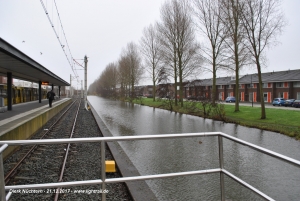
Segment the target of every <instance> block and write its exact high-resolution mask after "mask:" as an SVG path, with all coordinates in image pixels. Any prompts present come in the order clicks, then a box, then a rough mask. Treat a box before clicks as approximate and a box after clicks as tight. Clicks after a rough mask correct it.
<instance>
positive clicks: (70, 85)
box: [69, 74, 72, 98]
mask: <svg viewBox="0 0 300 201" xmlns="http://www.w3.org/2000/svg"><path fill="white" fill-rule="evenodd" d="M71 89H72V75H71V74H70V89H69V92H70V98H71V97H72V94H71Z"/></svg>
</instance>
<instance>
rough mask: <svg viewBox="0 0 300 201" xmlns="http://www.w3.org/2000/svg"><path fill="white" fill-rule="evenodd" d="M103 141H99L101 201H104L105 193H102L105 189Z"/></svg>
mask: <svg viewBox="0 0 300 201" xmlns="http://www.w3.org/2000/svg"><path fill="white" fill-rule="evenodd" d="M105 179H106V175H105V141H101V180H102V201H106V193H103V191H104V190H105Z"/></svg>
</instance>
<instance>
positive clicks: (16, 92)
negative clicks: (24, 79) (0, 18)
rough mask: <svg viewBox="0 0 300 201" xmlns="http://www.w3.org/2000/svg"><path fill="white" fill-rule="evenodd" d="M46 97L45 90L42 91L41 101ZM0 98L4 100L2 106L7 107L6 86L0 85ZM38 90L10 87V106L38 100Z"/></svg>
mask: <svg viewBox="0 0 300 201" xmlns="http://www.w3.org/2000/svg"><path fill="white" fill-rule="evenodd" d="M46 95H47V91H46V89H42V99H45V98H46ZM0 97H1V98H4V105H5V106H6V105H7V85H6V84H0ZM38 98H39V96H38V89H37V88H31V87H16V86H12V104H18V103H24V102H29V101H34V100H38Z"/></svg>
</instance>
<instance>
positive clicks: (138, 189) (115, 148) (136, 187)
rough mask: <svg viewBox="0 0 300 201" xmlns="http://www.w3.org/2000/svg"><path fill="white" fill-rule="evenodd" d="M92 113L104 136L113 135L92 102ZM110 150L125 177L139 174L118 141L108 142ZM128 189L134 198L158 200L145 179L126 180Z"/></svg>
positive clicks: (150, 200) (137, 199)
mask: <svg viewBox="0 0 300 201" xmlns="http://www.w3.org/2000/svg"><path fill="white" fill-rule="evenodd" d="M88 104H89V106H90V108H91V111H92V114H93V116H94V118H95V120H96V122H97V124H98V127H99V129H100V130H101V133H102V135H103V136H104V137H112V136H113V135H112V133H111V132H110V131H109V129H108V128H107V126H106V125H105V123H104V122H103V120H102V119H101V117H100V116H99V115H98V114H97V112H96V111H95V109H94V107H93V106H92V104H90V103H88ZM107 146H108V148H109V149H110V152H111V153H112V155H113V158H114V160H115V162H116V165H117V167H118V169H119V171H120V173H121V175H122V176H123V177H132V176H139V175H140V173H139V172H138V170H137V169H136V167H135V166H134V165H133V164H132V162H131V161H130V159H129V158H128V156H127V154H126V153H125V152H124V150H123V149H122V148H121V147H120V146H119V144H118V143H117V142H108V143H107ZM125 183H126V185H127V187H128V190H129V192H130V194H131V197H132V198H133V200H136V201H139V200H141V201H142V200H149V201H155V200H157V199H156V197H155V195H154V194H153V192H152V191H151V190H150V188H149V186H148V185H147V183H146V182H145V181H134V182H125Z"/></svg>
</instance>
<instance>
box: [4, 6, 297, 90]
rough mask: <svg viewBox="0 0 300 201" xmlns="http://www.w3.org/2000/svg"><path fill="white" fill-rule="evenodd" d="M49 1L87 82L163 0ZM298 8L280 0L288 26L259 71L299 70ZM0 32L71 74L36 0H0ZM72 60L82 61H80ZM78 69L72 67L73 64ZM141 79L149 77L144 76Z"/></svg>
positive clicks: (135, 37) (154, 16)
mask: <svg viewBox="0 0 300 201" xmlns="http://www.w3.org/2000/svg"><path fill="white" fill-rule="evenodd" d="M42 2H43V3H44V5H45V7H46V8H47V11H48V14H49V17H50V19H51V20H52V22H53V24H54V27H55V29H56V31H57V33H58V35H59V37H60V38H61V40H62V44H63V45H65V47H64V49H65V50H66V53H67V55H68V58H69V59H70V54H69V51H68V49H67V47H66V42H65V40H64V39H63V34H62V29H61V27H60V24H59V23H58V22H59V19H58V17H57V13H56V6H55V3H54V0H42ZM55 2H56V5H57V8H58V11H59V15H60V19H61V21H62V25H63V29H64V32H65V34H66V38H67V41H68V44H69V47H70V50H71V53H72V56H73V58H75V59H83V57H84V56H85V55H87V56H88V60H89V61H88V85H89V84H91V83H92V82H93V81H94V80H95V79H96V78H97V77H98V76H99V75H100V74H101V72H102V70H103V69H104V68H105V67H106V65H107V64H109V63H110V62H115V61H117V60H118V59H119V56H120V53H121V50H122V48H124V47H125V46H126V44H127V43H129V42H135V43H138V42H139V40H140V38H141V36H142V31H143V28H144V27H146V26H148V25H150V24H151V23H155V22H156V21H158V20H159V19H160V8H161V5H162V4H163V3H164V2H165V0H56V1H55ZM299 8H300V1H299V0H283V1H282V9H283V11H284V13H285V17H286V19H287V21H288V25H287V26H286V27H285V30H284V33H283V34H282V35H281V36H280V37H279V38H278V40H279V41H280V44H278V45H277V46H275V47H272V48H271V49H268V50H267V57H268V65H267V67H266V68H264V69H263V72H270V71H273V70H274V71H281V70H288V69H291V70H292V69H300V66H299V65H300V64H299V63H300V62H299V61H300V55H299V53H300V22H299V20H300V12H299ZM0 37H1V38H2V39H4V40H6V41H7V42H9V43H10V44H11V45H13V46H15V47H16V48H18V49H19V50H21V51H22V52H24V53H25V54H26V55H28V56H29V57H31V58H32V59H33V60H35V61H37V62H38V63H40V64H42V65H43V66H45V67H46V68H48V69H49V70H50V71H52V72H53V73H55V74H56V75H58V76H59V77H61V78H62V79H64V80H66V81H68V82H70V74H72V75H73V73H72V71H71V67H70V65H69V63H68V60H67V59H66V56H65V55H64V52H63V50H62V48H61V46H60V44H59V42H58V40H57V38H56V36H55V34H54V31H53V29H52V27H51V25H50V22H49V21H48V18H47V15H46V14H45V11H44V9H43V6H42V4H41V1H39V0H0ZM23 41H24V42H23ZM199 41H201V39H199ZM41 53H42V54H41ZM77 61H78V62H79V63H80V64H82V63H83V60H77ZM79 68H80V67H79V66H76V69H79ZM77 72H78V75H79V80H83V76H84V75H83V71H82V70H78V71H77ZM245 73H255V70H252V71H243V72H242V74H245ZM218 76H225V74H220V75H218ZM209 77H212V76H211V75H210V74H208V73H207V74H202V75H198V76H196V78H209ZM141 84H150V82H149V80H148V81H147V79H144V81H142V82H141ZM77 86H78V87H79V86H80V85H79V84H78V85H77ZM74 87H76V85H74Z"/></svg>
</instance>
